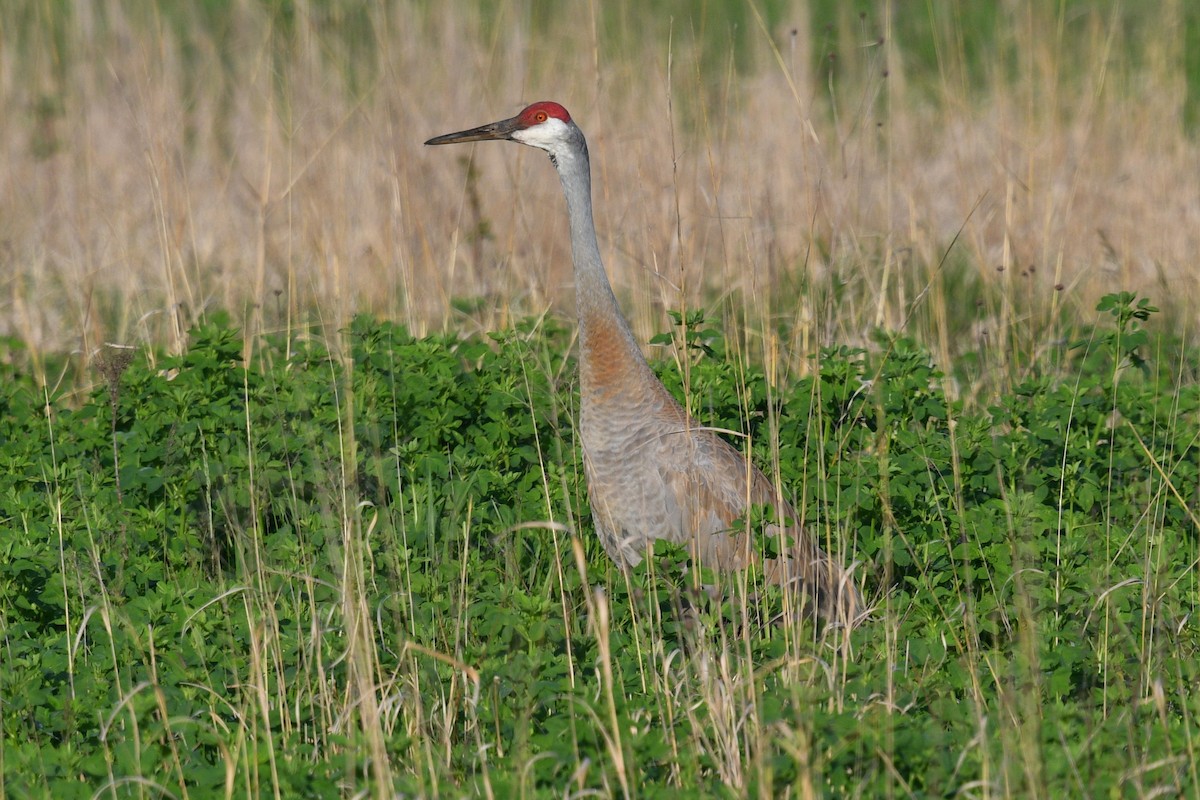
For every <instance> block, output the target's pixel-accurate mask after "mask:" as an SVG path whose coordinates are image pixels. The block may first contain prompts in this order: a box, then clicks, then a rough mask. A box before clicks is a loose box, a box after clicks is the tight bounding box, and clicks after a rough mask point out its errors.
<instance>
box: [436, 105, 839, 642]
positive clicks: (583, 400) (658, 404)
mask: <svg viewBox="0 0 1200 800" xmlns="http://www.w3.org/2000/svg"><path fill="white" fill-rule="evenodd" d="M491 139H501V140H511V141H515V142H520V143H521V144H527V145H530V146H532V147H537V148H540V149H542V150H545V151H546V152H548V153H549V154H550V161H551V162H553V163H554V166H555V168H556V169H557V170H558V177H559V179H560V180H561V182H562V188H563V194H565V195H566V199H567V214H568V217H569V219H570V226H571V254H572V257H573V259H574V261H575V301H576V306H577V310H578V315H579V373H580V413H579V435H580V439H581V440H582V445H583V459H584V461H583V463H584V473H585V475H586V477H587V486H588V497H589V500H590V502H591V506H592V518H593V520H594V524H595V528H596V533H597V534H598V535H599V537H600V541H601V542H603V544H604V549H605V550H606V551H607V552H608V554H609V556H610V557H611V558H612V559H613V560H614V561H615V562H616V563H617V564H619V565H621V566H622V567H628V566H634V565H636V564H637V563H638V562H640V561H641V560H642V557H643V556H644V555H645V553H646V552H647V550H646V547H647V544H651V545H652V544H653V541H654V540H656V539H668V540H670V541H673V542H680V543H689V544H690V545H691V546H692V548H693V554H694V557H695V558H696V559H697V560H698V561H699V563H701V564H704V565H706V566H710V567H715V568H716V569H718V570H726V571H727V570H736V569H741V568H744V567H745V566H747V565H748V564H749V563H750V561H751V560H752V559H754V558H755V556H754V555H753V553H754V550H753V548H752V547H751V546H750V542H749V540H748V536H747V532H746V530H745V527H746V526H745V525H740V526H739V525H737V520H738V519H739V518H740V517H742V515H743V514H745V512H746V511H747V509H748V508H749V507H751V506H752V505H763V506H770V507H773V508H774V509H775V513H776V517H775V519H777V520H779V521H781V522H783V523H784V524H785V525H786V526H787V527H784V528H780V527H778V526H774V527H773V529H768V531H767V533H768V534H769V535H772V534H773V535H778V534H780V533H782V534H784V535H785V536H787V537H789V538H790V540H791V542H790V544H788V545H787V546H786V547H784V548H781V550H782V552H784V553H786V555H783V556H781V557H779V558H776V559H769V560H767V561H766V563H764V564H763V574H764V575H765V577H766V578H767V580H769V581H770V582H772V583H777V584H792V585H794V586H797V587H799V588H801V589H802V590H803V591H805V592H807V594H808V596H809V598H810V600H811V602H810V603H809V604H808V605H809V607H810V608H815V609H816V610H817V611H818V612H819V613H820V615H821V616H823V617H824V618H825V619H826V620H828V621H830V622H832V623H834V624H845V625H852V624H854V623H855V622H856V621H857V620H858V618H859V616H860V615H861V614H862V611H863V603H862V597H861V595H860V594H859V592H858V589H857V588H856V587H855V586H854V584H853V582H852V581H851V576H850V574H849V573H848V572H847V571H845V570H843V569H842V568H841V566H840V565H838V564H837V563H835V562H834V561H833V560H832V559H831V558H830V557H829V556H828V555H826V553H825V552H824V551H823V550H821V548H820V547H819V546H818V545H817V543H816V542H815V541H814V540H813V538H812V536H810V535H809V533H808V532H807V531H806V530H805V529H804V528H802V527H801V526H799V525H798V524H797V523H796V522H795V521H796V520H798V519H799V518H798V517H797V515H796V512H795V511H794V510H793V509H792V507H791V506H790V505H789V504H788V502H787V501H786V500H785V499H784V498H783V497H782V496H780V494H779V493H778V492H777V491H776V489H775V487H774V486H773V485H772V483H771V481H769V480H768V479H767V477H766V476H765V475H764V474H763V473H762V471H761V470H759V469H758V468H757V467H755V466H754V465H753V464H751V463H750V462H749V461H748V460H747V459H746V458H745V457H744V456H743V455H742V454H741V453H739V452H738V451H737V450H735V449H734V448H733V447H732V446H731V445H730V444H729V443H728V442H726V441H725V440H724V439H722V438H721V437H720V436H718V435H716V434H715V433H714V432H712V431H711V430H706V429H705V428H703V427H702V426H700V425H699V424H697V422H696V421H695V420H694V419H692V418H691V417H690V416H689V415H688V413H687V412H686V411H685V410H684V409H683V407H682V406H681V405H680V404H679V402H678V401H676V399H675V398H674V397H672V396H671V394H670V392H668V391H667V389H666V387H665V386H663V384H662V382H661V381H660V380H659V379H658V377H657V376H656V375H655V374H654V373H653V372H652V371H651V370H650V367H649V365H647V363H646V359H645V357H644V356H643V355H642V351H641V350H640V349H639V348H638V345H637V342H636V341H635V340H634V338H633V332H632V331H631V330H630V328H629V323H628V322H626V321H625V317H624V316H622V314H621V310H620V308H619V306H618V305H617V299H616V297H615V296H614V295H613V291H612V287H611V286H610V285H609V282H608V276H607V275H606V274H605V272H604V265H603V264H602V263H601V260H600V248H599V246H598V244H597V242H596V227H595V223H594V222H593V220H592V178H591V166H590V164H589V162H588V149H587V142H586V141H585V140H584V138H583V132H582V131H580V130H579V127H578V126H577V125H576V124H575V123H574V122H573V121H572V120H571V115H570V114H568V113H567V110H566V109H565V108H563V107H562V106H561V105H559V104H558V103H552V102H544V101H543V102H539V103H534V104H533V105H531V106H529V107H528V108H526V109H525V110H524V111H522V112H521V113H520V114H518V115H517V116H515V117H513V118H511V119H506V120H501V121H499V122H493V123H491V124H489V125H483V126H480V127H478V128H472V129H470V130H465V131H460V132H458V133H450V134H446V135H444V136H438V137H435V138H433V139H430V140H429V141H427V142H426V143H425V144H427V145H428V144H452V143H455V142H478V141H485V140H491Z"/></svg>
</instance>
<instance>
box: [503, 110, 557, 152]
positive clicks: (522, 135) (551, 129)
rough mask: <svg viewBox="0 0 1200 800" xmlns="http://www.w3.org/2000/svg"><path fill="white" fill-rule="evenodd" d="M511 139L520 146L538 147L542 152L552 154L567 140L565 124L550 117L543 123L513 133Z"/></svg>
mask: <svg viewBox="0 0 1200 800" xmlns="http://www.w3.org/2000/svg"><path fill="white" fill-rule="evenodd" d="M512 138H513V139H516V140H517V141H518V142H520V143H521V144H527V145H530V146H531V147H540V148H541V149H543V150H550V151H551V152H553V151H554V150H555V148H556V147H557V146H558V145H561V144H562V143H563V142H564V141H565V140H566V138H567V123H565V122H563V121H562V120H561V119H556V118H555V117H551V118H550V119H548V120H546V121H545V122H543V123H540V124H538V125H534V126H533V127H532V128H525V129H524V130H520V131H515V132H514V133H513V135H512Z"/></svg>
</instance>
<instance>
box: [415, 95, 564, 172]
mask: <svg viewBox="0 0 1200 800" xmlns="http://www.w3.org/2000/svg"><path fill="white" fill-rule="evenodd" d="M489 139H509V140H511V141H514V142H520V143H521V144H527V145H530V146H531V147H537V148H540V149H542V150H545V151H546V152H548V153H549V154H550V158H551V159H552V160H554V161H555V162H556V163H557V159H558V157H559V156H565V155H569V154H571V153H572V152H576V151H579V150H580V149H581V148H582V152H584V153H586V152H587V145H586V144H584V141H583V134H582V133H580V131H579V128H578V127H577V126H576V125H575V123H574V122H572V121H571V115H570V114H568V113H567V110H566V109H565V108H563V107H562V106H560V105H559V104H558V103H553V102H550V101H549V100H542V101H540V102H537V103H534V104H533V105H531V106H528V107H527V108H525V110H524V111H522V112H521V113H520V114H517V115H516V116H515V117H512V118H511V119H502V120H500V121H499V122H492V123H489V124H487V125H481V126H479V127H478V128H471V129H470V130H466V131H459V132H458V133H447V134H446V135H445V136H435V137H434V138H432V139H430V140H429V141H427V142H426V143H425V144H455V143H458V142H482V141H487V140H489Z"/></svg>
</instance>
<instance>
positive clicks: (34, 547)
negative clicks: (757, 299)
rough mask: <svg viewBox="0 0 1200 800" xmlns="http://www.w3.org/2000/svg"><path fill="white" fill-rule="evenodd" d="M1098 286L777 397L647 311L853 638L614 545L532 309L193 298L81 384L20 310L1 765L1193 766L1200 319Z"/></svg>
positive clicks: (701, 779) (886, 346) (553, 773)
mask: <svg viewBox="0 0 1200 800" xmlns="http://www.w3.org/2000/svg"><path fill="white" fill-rule="evenodd" d="M1099 310H1100V312H1101V316H1102V322H1101V323H1100V324H1099V325H1097V326H1096V327H1094V328H1092V327H1090V326H1088V327H1079V326H1076V327H1075V328H1073V329H1072V330H1071V331H1070V336H1069V340H1070V341H1069V343H1068V344H1067V345H1064V347H1063V350H1062V352H1061V353H1059V354H1058V355H1057V356H1056V357H1055V358H1054V359H1050V358H1045V359H1040V360H1037V361H1036V363H1035V364H1033V368H1032V369H1031V370H1030V372H1031V377H1029V378H1028V379H1027V380H1024V381H1023V382H1021V383H1020V384H1019V385H1016V386H1014V387H1013V388H1012V390H1011V392H1009V393H1007V394H1005V395H1003V396H1002V397H1000V398H999V399H998V400H996V401H995V402H994V403H990V404H989V406H988V407H987V408H983V407H980V406H979V405H978V404H975V403H971V402H966V401H964V400H962V399H957V398H956V397H955V396H953V395H948V394H947V387H950V386H952V385H953V382H952V381H951V380H950V379H949V378H947V377H946V376H945V375H943V374H942V372H941V371H940V370H939V368H938V367H937V366H935V365H934V364H933V363H932V362H931V360H930V357H929V355H928V354H927V353H926V352H925V351H923V350H922V349H921V348H920V347H919V346H917V345H916V344H915V343H914V342H912V341H911V340H909V339H906V338H903V337H892V336H887V335H883V334H880V335H879V337H878V339H877V342H876V344H875V345H873V346H872V347H870V348H868V349H865V350H864V349H849V348H844V347H843V348H836V349H827V350H824V351H822V352H821V353H819V355H817V356H816V357H815V358H814V360H813V362H812V369H811V371H810V373H809V374H808V375H807V376H806V377H802V378H799V379H797V380H795V381H794V382H792V383H791V384H790V385H788V386H784V387H777V389H776V390H775V391H773V392H768V385H767V383H766V381H765V380H764V377H763V375H762V374H761V373H759V372H757V371H755V370H754V369H752V368H747V367H746V365H744V364H741V363H738V362H737V361H736V360H735V359H729V358H727V357H726V356H725V353H726V350H727V347H726V342H725V341H724V337H722V336H721V334H720V332H719V331H717V330H714V329H713V328H712V327H711V326H709V325H707V324H706V323H705V321H704V319H703V317H702V316H701V315H699V314H696V313H695V312H691V313H689V314H688V315H687V316H686V317H685V316H677V317H676V319H677V321H681V322H686V325H684V326H683V328H682V329H681V330H680V331H679V336H678V337H677V339H676V340H677V342H678V344H679V345H680V346H681V347H682V349H684V350H685V351H686V352H688V353H690V357H689V359H688V362H689V365H690V368H689V370H688V371H687V374H688V376H689V378H688V381H687V382H686V383H687V389H686V392H685V393H686V396H687V398H688V401H689V403H690V405H691V406H692V407H693V408H694V409H695V411H696V412H697V413H698V414H699V415H700V418H701V419H702V420H704V421H705V422H707V423H711V424H713V425H714V426H717V427H722V428H729V429H733V430H737V431H741V432H743V433H744V434H746V437H747V438H746V439H745V440H744V441H746V442H748V443H749V444H750V448H751V451H752V455H753V457H754V458H755V459H756V460H757V461H758V462H759V463H760V464H763V465H771V464H777V468H778V475H779V477H780V480H781V481H782V483H783V485H784V486H785V487H788V488H789V489H790V490H792V491H794V492H795V495H796V500H797V508H798V509H802V513H803V514H804V515H805V517H806V518H807V520H808V524H809V525H811V526H814V527H815V528H816V529H817V530H819V531H821V533H822V535H823V536H826V537H828V539H829V540H830V541H831V542H833V543H835V544H837V546H838V547H839V548H840V549H843V550H845V551H846V552H847V553H848V558H853V559H856V560H858V561H860V562H861V566H860V567H859V568H858V572H857V574H858V575H859V576H860V580H861V582H862V584H863V586H864V588H865V590H866V594H867V595H868V596H869V597H870V598H871V600H872V601H873V602H875V603H876V604H877V606H876V611H875V615H874V618H873V620H872V621H870V622H868V623H867V624H865V625H863V626H862V627H860V628H859V629H857V630H856V631H854V632H853V634H851V635H849V636H846V635H845V633H844V632H842V631H830V630H822V629H814V628H813V627H812V625H811V623H809V622H806V621H804V620H802V619H796V618H794V617H792V616H791V615H789V614H787V613H785V608H786V606H787V603H788V600H789V599H788V598H785V597H781V596H780V595H779V594H778V590H777V589H775V588H773V587H772V588H769V589H766V588H763V587H761V586H758V585H757V583H756V581H755V576H754V575H753V574H750V575H745V576H739V577H727V578H724V579H723V580H724V581H725V584H726V586H725V589H726V591H725V594H724V599H723V600H722V601H719V602H718V601H712V600H709V599H707V595H704V594H697V593H696V592H695V591H694V589H693V585H694V583H695V581H697V580H699V578H700V577H701V576H699V575H697V574H696V571H694V570H693V571H691V572H685V567H686V563H685V562H686V561H687V553H686V552H680V551H678V550H676V549H672V548H669V547H662V548H660V549H659V550H658V551H657V552H656V557H655V558H653V559H649V560H647V562H645V564H644V566H643V568H641V569H639V570H638V571H637V572H636V573H635V574H633V575H632V576H630V578H629V580H628V581H626V580H625V579H623V578H622V577H621V575H620V574H619V573H618V572H617V571H616V570H615V569H614V568H613V567H612V566H611V564H610V562H609V561H608V559H607V558H606V557H605V556H604V554H603V552H602V550H601V549H600V548H599V546H598V543H597V542H596V541H595V539H594V537H593V536H592V535H591V533H590V523H589V521H588V518H587V514H586V493H585V488H584V485H583V480H582V471H581V468H580V467H581V465H580V457H579V454H578V452H577V451H576V449H575V447H574V437H573V434H572V419H573V413H572V409H573V406H574V402H575V400H574V398H573V396H572V381H573V363H572V362H571V361H570V360H566V359H564V358H563V357H562V355H561V354H562V353H563V352H564V351H565V349H566V346H567V343H568V341H569V335H568V331H566V330H564V329H561V328H559V327H556V326H553V325H548V324H544V323H539V324H532V323H530V324H526V325H523V326H520V327H518V328H517V329H515V330H512V331H509V332H507V333H503V334H497V335H494V336H492V337H490V338H488V339H479V338H470V339H466V340H460V339H457V338H455V337H447V336H434V337H428V338H414V337H412V336H410V335H409V334H407V333H406V332H405V331H404V330H403V329H401V328H399V327H397V326H396V325H394V324H391V323H386V322H379V321H375V320H372V319H369V318H365V317H360V318H357V319H355V320H354V322H353V323H352V324H351V325H350V326H349V327H348V328H347V329H345V330H344V331H342V332H340V333H339V334H338V335H336V336H334V337H333V338H331V339H330V340H328V341H323V340H322V339H321V338H320V337H318V336H313V335H295V336H292V337H283V336H271V337H264V338H261V339H259V340H257V341H256V342H255V346H254V347H253V348H252V349H251V351H250V352H249V354H248V356H247V354H246V352H245V351H244V349H243V336H242V333H241V332H240V331H238V330H237V329H235V328H234V327H232V326H231V325H230V324H229V323H228V321H227V320H225V319H222V318H221V317H220V315H217V316H216V317H215V318H214V319H213V320H212V321H211V322H209V323H208V324H206V325H204V326H202V327H200V328H197V329H195V330H193V331H191V333H190V334H189V345H188V347H187V348H186V351H185V352H184V353H182V354H181V355H179V356H174V357H170V356H163V355H162V354H159V355H158V356H157V357H155V358H150V356H151V355H152V354H149V353H144V352H139V353H133V352H132V351H129V350H116V349H109V350H107V351H106V352H105V354H104V355H103V356H102V357H100V358H99V359H97V360H96V361H95V362H94V364H93V366H92V369H93V370H94V374H95V377H96V385H97V388H96V389H95V390H94V391H92V392H91V394H90V395H88V396H86V397H85V398H83V399H82V400H81V401H73V400H72V399H71V396H69V395H66V394H63V393H61V392H60V393H55V392H54V391H53V390H51V391H48V392H47V391H45V390H43V389H42V388H41V387H40V385H39V384H38V382H37V381H35V380H34V379H33V378H32V377H31V375H30V374H29V372H28V371H27V369H26V365H27V364H28V360H27V357H26V354H25V353H24V352H23V351H22V350H21V346H20V344H19V342H16V341H8V342H6V343H4V344H3V346H2V347H3V349H2V350H0V354H2V355H3V358H0V371H2V372H3V375H2V377H3V380H2V381H0V475H2V476H3V478H2V479H0V529H2V531H3V534H2V536H0V648H2V649H0V653H2V660H0V787H2V789H3V793H4V794H6V795H8V796H15V797H21V796H30V795H32V796H37V795H41V796H48V797H49V796H53V797H55V798H67V797H92V796H96V797H157V796H173V797H185V796H186V797H217V796H231V795H238V796H260V797H267V796H272V795H274V796H278V797H331V796H343V797H350V796H354V795H356V794H358V793H362V792H365V793H367V794H369V795H372V796H379V797H383V796H392V794H393V792H400V793H401V794H405V795H421V796H434V795H444V796H460V795H464V794H480V795H490V796H496V797H510V796H512V797H516V796H535V795H536V796H547V797H549V796H561V795H562V794H563V793H564V792H585V791H589V790H594V791H597V792H599V793H600V794H602V795H609V794H616V795H621V794H627V795H629V796H642V797H654V796H664V797H666V796H675V795H676V793H677V792H678V791H679V790H680V789H686V790H687V791H688V793H689V794H693V793H702V794H707V795H712V796H722V797H725V796H781V795H784V794H787V793H791V794H792V795H793V796H801V797H805V796H815V795H827V796H845V795H851V794H859V795H862V796H885V795H892V796H951V795H957V794H960V793H964V792H965V793H970V794H972V795H976V796H989V797H990V796H1005V797H1033V796H1043V797H1051V796H1085V795H1090V796H1105V797H1143V796H1155V795H1162V794H1164V793H1165V794H1167V795H1169V796H1180V797H1195V796H1197V793H1198V792H1200V752H1198V746H1200V743H1198V742H1197V737H1198V736H1200V724H1198V722H1197V716H1198V715H1200V701H1198V695H1197V693H1196V691H1195V686H1196V685H1197V684H1198V682H1200V652H1198V648H1200V635H1198V633H1197V627H1196V625H1195V622H1194V614H1195V612H1196V606H1197V599H1198V594H1197V592H1198V589H1200V587H1198V584H1197V571H1196V569H1195V565H1196V559H1197V555H1198V552H1200V548H1198V546H1197V544H1198V543H1197V535H1198V533H1200V526H1198V524H1197V519H1196V514H1197V511H1196V509H1197V495H1196V487H1197V486H1198V485H1200V381H1198V377H1200V352H1198V351H1197V349H1196V348H1195V346H1194V345H1190V344H1186V343H1180V342H1178V341H1175V340H1172V339H1169V338H1163V337H1160V336H1151V335H1150V334H1149V333H1148V332H1147V330H1146V329H1145V328H1144V327H1143V323H1144V322H1145V321H1146V320H1147V319H1148V318H1149V317H1151V315H1152V314H1153V313H1154V309H1153V308H1152V307H1151V306H1150V304H1149V303H1148V302H1147V301H1145V300H1138V299H1136V298H1135V297H1134V296H1132V295H1128V294H1120V295H1111V296H1109V297H1106V298H1105V299H1104V301H1103V302H1102V303H1101V306H1100V309H1099ZM685 343H686V346H684V345H685ZM664 380H666V381H667V382H668V385H669V386H671V387H672V388H673V390H675V391H679V392H684V382H683V380H682V378H681V374H680V371H679V370H676V369H674V368H673V367H672V368H670V369H666V370H664ZM703 577H704V578H705V579H711V578H713V576H709V575H705V576H703Z"/></svg>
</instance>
